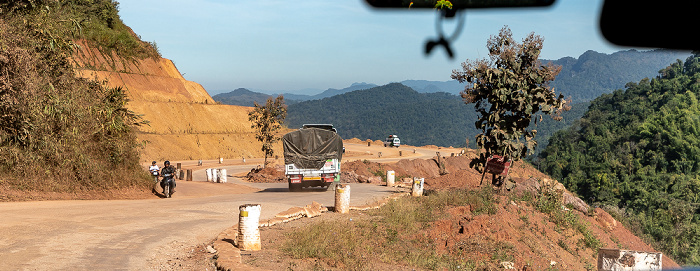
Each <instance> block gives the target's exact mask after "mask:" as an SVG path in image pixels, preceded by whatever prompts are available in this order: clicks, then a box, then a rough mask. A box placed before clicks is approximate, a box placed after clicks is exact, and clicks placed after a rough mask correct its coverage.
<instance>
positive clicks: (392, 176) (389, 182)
mask: <svg viewBox="0 0 700 271" xmlns="http://www.w3.org/2000/svg"><path fill="white" fill-rule="evenodd" d="M395 180H396V173H395V172H394V171H393V170H387V172H386V186H387V187H393V186H394V181H395Z"/></svg>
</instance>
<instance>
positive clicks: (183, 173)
mask: <svg viewBox="0 0 700 271" xmlns="http://www.w3.org/2000/svg"><path fill="white" fill-rule="evenodd" d="M178 177H179V178H177V179H178V180H184V179H185V171H184V170H180V176H178Z"/></svg>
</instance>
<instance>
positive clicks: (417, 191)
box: [411, 177, 425, 197]
mask: <svg viewBox="0 0 700 271" xmlns="http://www.w3.org/2000/svg"><path fill="white" fill-rule="evenodd" d="M424 183H425V178H418V177H413V189H412V190H411V195H412V196H414V197H420V196H422V195H423V184H424Z"/></svg>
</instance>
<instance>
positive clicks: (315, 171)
mask: <svg viewBox="0 0 700 271" xmlns="http://www.w3.org/2000/svg"><path fill="white" fill-rule="evenodd" d="M329 127H330V128H329ZM282 146H283V148H284V164H285V165H284V174H285V176H286V177H287V182H288V183H289V190H290V191H299V190H301V189H302V188H304V187H322V188H324V189H328V187H329V186H330V185H331V184H333V183H337V182H339V181H340V161H341V159H342V157H343V139H342V138H341V137H340V135H338V134H337V133H336V132H335V129H334V128H333V126H332V125H325V126H322V125H304V127H303V128H301V129H299V130H296V131H294V132H290V133H287V134H286V135H284V136H282Z"/></svg>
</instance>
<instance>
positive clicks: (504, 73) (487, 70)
mask: <svg viewBox="0 0 700 271" xmlns="http://www.w3.org/2000/svg"><path fill="white" fill-rule="evenodd" d="M543 42H544V39H543V38H542V37H541V36H538V35H535V34H534V33H530V35H528V36H527V37H526V38H525V39H524V40H523V42H522V44H520V43H517V42H516V41H515V40H513V37H512V33H511V31H510V29H509V28H508V27H507V26H505V27H503V28H502V29H501V31H500V32H499V34H498V36H491V37H490V38H489V40H488V41H487V43H486V47H487V48H488V50H489V59H481V60H476V61H470V60H467V61H466V62H464V63H462V71H459V70H453V71H452V79H456V80H458V81H459V82H460V83H468V84H467V86H466V87H465V89H464V91H462V92H461V93H460V94H461V96H462V98H463V99H464V101H465V103H467V104H470V103H475V108H476V111H477V113H478V114H479V117H478V119H477V121H476V122H475V124H476V128H477V129H480V130H481V133H479V134H478V135H477V136H476V143H477V146H478V147H479V148H480V149H484V150H485V152H482V153H481V154H480V156H479V157H478V158H475V159H474V160H472V163H471V166H472V167H476V168H477V169H479V170H481V169H482V168H483V166H484V165H485V163H486V159H487V158H488V157H489V156H491V155H493V154H497V155H503V156H505V157H506V158H509V159H511V160H514V161H517V160H519V159H520V158H521V157H524V156H526V155H528V154H531V153H532V152H533V151H534V149H535V147H536V146H537V142H536V141H535V140H534V136H535V134H536V133H537V130H534V129H532V130H530V129H528V126H530V123H531V120H532V118H533V115H535V114H536V113H538V112H542V113H543V114H548V115H549V114H554V116H553V118H554V119H561V117H560V116H559V113H560V112H561V111H562V110H568V106H567V105H566V101H565V100H564V96H563V95H559V97H557V96H556V94H555V93H554V90H553V89H552V88H550V87H549V86H548V85H547V84H548V82H550V81H552V80H554V78H555V77H556V75H557V74H558V73H559V71H560V70H561V67H559V66H554V65H552V64H547V65H542V64H541V63H540V62H539V60H538V58H539V55H540V51H541V50H542V44H543ZM540 120H541V116H540Z"/></svg>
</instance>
